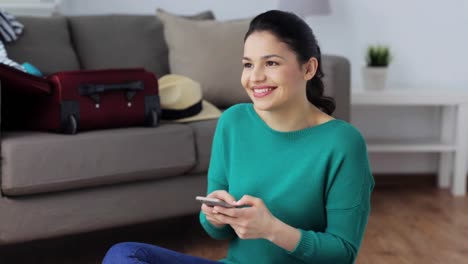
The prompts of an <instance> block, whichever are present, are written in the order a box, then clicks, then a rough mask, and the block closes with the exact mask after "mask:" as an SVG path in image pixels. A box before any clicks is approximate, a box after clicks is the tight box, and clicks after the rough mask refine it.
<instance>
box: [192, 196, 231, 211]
mask: <svg viewBox="0 0 468 264" xmlns="http://www.w3.org/2000/svg"><path fill="white" fill-rule="evenodd" d="M195 200H197V201H200V202H202V203H204V204H206V205H208V206H211V207H213V206H216V205H217V206H222V207H226V208H234V207H236V206H235V205H232V204H228V203H226V202H225V201H223V200H220V199H216V198H208V197H204V196H197V197H195Z"/></svg>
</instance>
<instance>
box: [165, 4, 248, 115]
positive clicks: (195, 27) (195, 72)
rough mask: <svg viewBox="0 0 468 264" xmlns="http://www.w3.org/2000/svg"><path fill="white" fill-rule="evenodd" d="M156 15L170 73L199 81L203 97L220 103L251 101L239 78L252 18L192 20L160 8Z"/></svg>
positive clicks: (230, 103) (223, 105) (226, 104)
mask: <svg viewBox="0 0 468 264" xmlns="http://www.w3.org/2000/svg"><path fill="white" fill-rule="evenodd" d="M157 15H158V17H159V18H160V19H161V21H162V22H163V24H164V36H165V38H166V42H167V45H168V47H169V66H170V71H171V73H173V74H180V75H185V76H187V77H189V78H191V79H193V80H195V81H197V82H199V83H200V84H201V87H202V90H203V97H204V98H205V99H206V100H208V101H210V102H212V103H213V104H215V105H216V106H218V107H221V108H226V107H229V106H231V105H233V104H236V103H241V102H250V99H249V97H248V95H247V93H246V92H245V91H244V89H243V88H242V85H241V81H240V79H241V74H242V63H241V61H242V55H243V48H244V43H243V42H244V35H245V33H246V32H247V29H248V27H249V23H250V19H246V20H233V21H214V20H210V21H193V20H187V19H184V18H181V17H179V16H174V15H171V14H168V13H166V12H161V10H157Z"/></svg>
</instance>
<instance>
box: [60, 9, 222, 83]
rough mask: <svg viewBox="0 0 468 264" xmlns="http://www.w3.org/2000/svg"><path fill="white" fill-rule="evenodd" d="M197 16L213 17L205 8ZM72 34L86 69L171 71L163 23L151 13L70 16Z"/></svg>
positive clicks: (161, 73)
mask: <svg viewBox="0 0 468 264" xmlns="http://www.w3.org/2000/svg"><path fill="white" fill-rule="evenodd" d="M194 18H195V19H213V18H214V16H213V13H212V12H209V11H206V12H202V13H200V14H197V15H196V16H194ZM69 20H70V28H71V34H72V37H73V40H74V43H75V45H76V49H77V52H78V55H79V58H80V61H81V65H82V67H83V68H84V69H106V68H132V67H144V68H145V69H147V70H149V71H151V72H153V73H155V74H156V75H157V76H162V75H165V74H168V73H169V62H168V51H167V44H166V42H165V40H164V33H163V25H162V23H161V21H160V20H159V18H158V17H155V16H150V15H93V16H76V17H70V18H69Z"/></svg>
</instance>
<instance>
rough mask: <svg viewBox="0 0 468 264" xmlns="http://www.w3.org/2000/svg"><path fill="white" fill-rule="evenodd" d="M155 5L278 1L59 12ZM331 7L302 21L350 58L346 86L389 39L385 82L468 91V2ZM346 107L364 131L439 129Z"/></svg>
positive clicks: (412, 161)
mask: <svg viewBox="0 0 468 264" xmlns="http://www.w3.org/2000/svg"><path fill="white" fill-rule="evenodd" d="M156 7H161V8H163V9H166V10H168V11H170V12H174V13H180V14H190V13H195V12H199V11H202V10H207V9H210V10H213V11H214V13H215V15H216V17H217V18H218V19H220V20H228V19H236V18H244V17H252V16H254V15H256V14H258V13H260V12H263V11H266V10H269V9H274V8H276V7H277V1H273V0H255V1H251V0H236V1H226V0H225V1H220V0H198V1H183V0H137V1H130V0H127V1H125V0H80V1H76V0H63V5H62V11H63V13H65V14H69V15H76V14H104V13H134V14H154V10H155V8H156ZM331 8H332V13H331V14H330V15H328V16H314V17H308V18H307V19H306V21H307V22H308V23H309V25H310V26H311V27H312V28H313V30H314V31H315V34H316V36H317V38H318V39H319V43H320V44H321V48H322V50H323V52H324V53H333V54H339V55H343V56H345V57H347V58H348V59H349V60H350V61H351V65H352V82H353V89H361V88H360V84H361V67H362V66H363V65H364V52H365V50H366V47H367V45H368V44H375V43H380V44H388V45H390V47H391V49H392V51H393V53H394V60H393V62H392V64H391V66H390V68H389V76H388V77H389V80H388V86H389V87H402V86H404V87H407V86H410V87H422V86H426V85H429V86H438V87H440V88H441V89H446V88H447V89H449V88H450V87H457V88H460V87H461V88H463V89H466V90H468V29H467V28H468V26H467V25H468V1H466V0H445V1H440V0H412V1H408V0H392V1H390V0H386V1H385V0H378V1H376V0H352V1H346V0H331ZM352 110H353V112H352V119H353V123H354V124H355V125H356V126H357V127H358V128H359V129H360V130H361V131H362V132H363V134H364V135H365V136H374V137H375V136H382V137H409V138H414V137H419V136H437V135H438V133H439V127H438V126H437V122H438V121H439V116H440V113H439V111H438V110H437V109H432V108H427V107H418V108H399V109H393V108H379V109H375V108H369V107H353V109H352ZM383 120H384V122H383ZM467 121H468V120H467ZM382 124H384V125H382ZM389 128H391V129H389ZM467 133H468V131H467ZM436 160H437V155H435V154H427V155H425V154H417V155H416V154H405V155H401V154H394V155H390V154H385V155H384V154H378V155H377V154H372V155H371V161H372V165H373V169H374V171H376V172H396V171H401V172H436V170H437V162H436Z"/></svg>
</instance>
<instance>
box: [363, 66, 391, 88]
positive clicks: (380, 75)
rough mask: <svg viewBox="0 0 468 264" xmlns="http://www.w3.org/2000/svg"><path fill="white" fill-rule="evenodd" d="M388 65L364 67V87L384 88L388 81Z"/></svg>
mask: <svg viewBox="0 0 468 264" xmlns="http://www.w3.org/2000/svg"><path fill="white" fill-rule="evenodd" d="M387 71H388V69H387V67H364V68H363V69H362V79H363V85H364V89H366V90H383V89H384V88H385V84H386V83H387Z"/></svg>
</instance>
